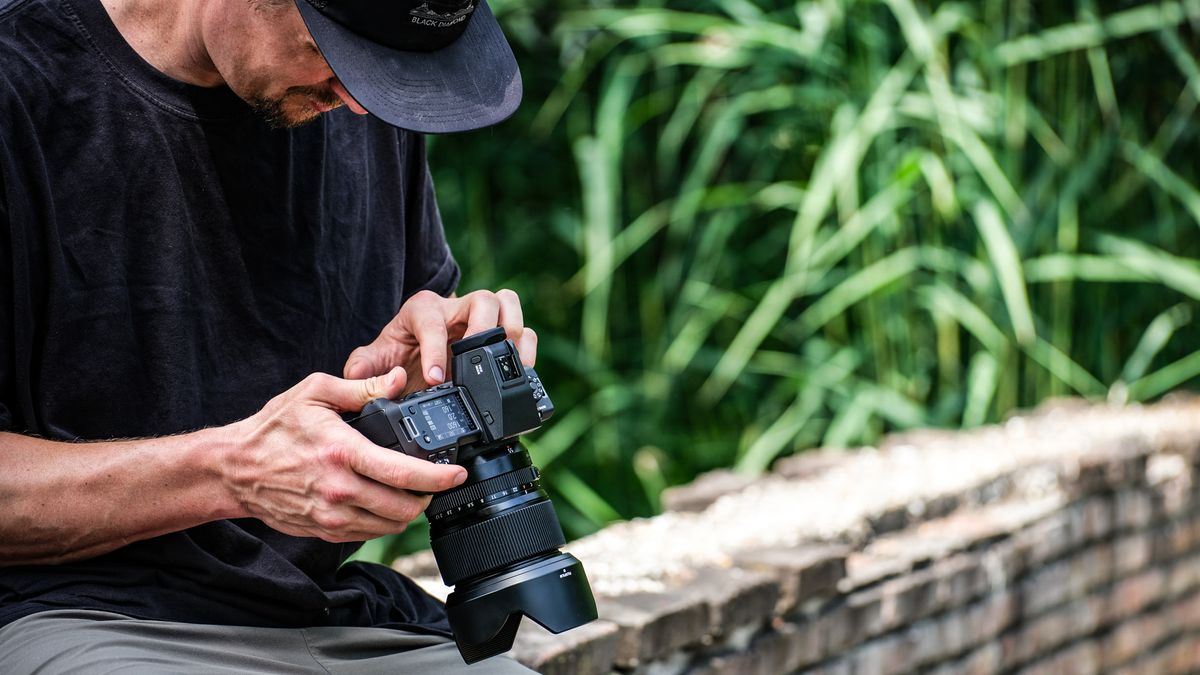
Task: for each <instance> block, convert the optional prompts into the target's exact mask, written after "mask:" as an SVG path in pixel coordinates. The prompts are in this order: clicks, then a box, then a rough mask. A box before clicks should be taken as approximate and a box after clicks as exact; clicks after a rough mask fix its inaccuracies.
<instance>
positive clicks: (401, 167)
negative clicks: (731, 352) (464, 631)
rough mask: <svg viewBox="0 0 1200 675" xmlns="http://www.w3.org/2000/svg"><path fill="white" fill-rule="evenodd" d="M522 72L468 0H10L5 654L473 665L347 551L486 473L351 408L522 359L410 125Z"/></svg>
mask: <svg viewBox="0 0 1200 675" xmlns="http://www.w3.org/2000/svg"><path fill="white" fill-rule="evenodd" d="M520 96H521V85H520V77H519V74H518V72H517V69H516V64H515V62H514V61H513V58H512V53H511V51H510V50H509V49H508V46H507V44H506V43H505V42H504V39H503V36H502V35H501V34H500V32H499V28H498V26H497V25H496V23H495V20H494V19H493V17H492V15H491V13H490V11H489V10H488V8H487V5H486V4H484V3H482V2H478V3H477V4H476V3H475V2H474V0H467V2H466V4H450V5H447V4H443V3H441V2H439V1H438V0H430V1H429V2H412V1H411V0H410V1H407V2H406V1H405V0H386V1H385V0H340V1H335V0H296V1H295V2H293V1H292V0H287V1H281V0H206V1H204V2H201V1H199V0H103V4H102V3H101V0H0V504H3V507H4V508H3V510H2V513H0V562H2V563H3V567H0V626H2V627H0V663H2V664H4V665H3V670H4V672H6V673H20V672H29V671H33V670H37V671H38V672H63V671H76V670H78V671H84V672H92V671H96V670H108V669H113V670H121V671H122V672H204V673H212V672H223V671H224V672H279V671H287V672H294V671H298V672H377V671H378V672H382V671H384V670H386V671H387V672H394V671H395V670H396V669H397V668H409V669H412V670H419V671H421V672H426V671H430V672H441V671H444V670H458V669H460V668H461V667H462V665H463V664H462V661H461V659H459V657H458V655H457V652H456V651H455V649H454V647H453V644H452V643H451V642H450V641H449V639H448V635H449V634H448V631H447V625H446V623H445V617H444V614H443V611H442V607H441V606H440V604H439V603H437V602H436V601H435V600H433V599H432V598H430V597H429V596H427V595H425V594H424V593H423V592H421V591H420V590H419V589H417V588H416V587H415V586H414V585H413V584H412V583H411V582H410V581H408V580H407V579H404V578H402V577H400V576H399V575H397V574H395V573H393V572H392V571H391V570H390V569H388V568H385V567H382V566H372V565H361V564H348V565H341V563H342V562H343V561H344V560H345V559H346V557H347V556H349V555H350V554H351V553H352V552H353V550H354V549H355V548H356V547H357V545H358V544H357V542H361V541H363V540H366V539H369V538H372V537H377V536H381V535H385V534H390V533H395V532H399V531H401V530H403V529H404V527H405V525H406V524H407V523H408V522H409V521H411V520H412V519H413V518H415V517H416V516H417V515H418V514H419V513H420V512H421V511H422V510H423V509H424V507H425V506H426V504H427V503H428V501H429V497H428V496H422V495H424V494H425V493H429V492H436V491H439V490H444V489H447V488H449V487H452V486H454V485H457V484H459V483H461V481H462V480H463V479H464V477H465V472H464V471H463V470H462V469H461V468H460V467H455V466H437V465H433V464H430V463H426V462H422V461H419V460H415V459H411V458H408V457H406V456H404V455H402V454H400V453H395V452H392V451H388V450H385V449H383V448H379V447H377V446H374V445H373V444H371V443H369V442H368V441H366V439H364V438H363V437H362V436H361V435H359V434H358V433H357V432H355V431H353V430H352V429H351V428H350V427H349V426H348V425H346V424H345V423H344V422H343V421H342V418H341V416H340V414H339V413H343V412H353V411H356V410H358V409H359V408H361V407H362V406H363V405H364V404H365V403H367V401H369V400H370V399H372V398H375V397H380V396H387V397H395V396H397V395H399V394H401V393H402V392H403V391H405V390H412V389H417V388H422V387H425V386H428V385H431V384H435V383H438V382H440V381H442V380H443V379H445V377H446V369H447V363H448V359H447V351H448V350H447V343H448V341H450V340H453V339H457V338H458V337H461V336H462V335H464V334H470V333H474V332H476V331H478V330H482V329H485V328H489V327H492V326H497V325H500V326H503V327H505V328H506V329H507V331H508V333H509V336H510V337H512V338H513V339H515V340H516V341H517V344H518V347H519V349H520V351H521V353H522V358H523V359H525V360H527V361H528V362H529V363H532V361H533V358H534V352H535V349H536V336H535V335H534V333H533V331H531V330H529V329H525V328H524V327H523V320H522V316H521V307H520V303H519V301H518V299H517V297H516V296H515V295H514V294H513V293H511V292H506V291H502V292H498V293H494V294H493V293H489V292H476V293H470V294H467V295H465V296H463V297H461V298H458V297H454V296H453V295H452V293H453V291H454V289H455V286H456V285H457V282H458V278H459V274H458V267H457V265H456V264H455V261H454V259H453V257H452V256H451V255H450V252H449V250H448V249H447V247H446V244H445V240H444V237H443V233H442V229H441V222H440V218H439V216H438V212H437V207H436V203H435V200H434V194H433V189H432V184H431V182H430V179H429V175H428V171H427V168H426V164H425V149H424V143H423V138H422V136H420V135H419V134H418V133H411V132H412V131H416V132H450V131H460V130H465V129H471V128H477V127H481V126H486V125H488V124H492V123H495V122H497V121H500V120H502V119H504V118H506V117H507V116H508V115H510V114H511V113H512V111H513V110H514V109H515V107H516V105H517V103H518V102H519V100H520ZM334 108H340V109H338V110H334ZM367 111H370V113H372V114H371V115H368V116H360V115H363V114H364V113H366V112H367ZM355 113H358V115H356V114H355ZM405 129H406V130H409V131H404V130H405ZM335 374H341V375H342V377H337V376H336V375H335ZM281 392H282V393H281ZM80 441H89V442H86V443H84V442H80ZM478 665H479V666H481V668H480V669H481V670H483V671H485V672H489V673H497V672H499V673H503V672H526V671H524V669H523V668H521V667H520V666H518V665H517V664H516V663H515V662H512V661H507V660H504V659H492V660H489V661H485V662H483V663H481V664H478Z"/></svg>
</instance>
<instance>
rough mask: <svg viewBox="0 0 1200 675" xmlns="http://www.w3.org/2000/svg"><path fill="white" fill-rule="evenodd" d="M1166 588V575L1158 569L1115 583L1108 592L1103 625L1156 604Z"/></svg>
mask: <svg viewBox="0 0 1200 675" xmlns="http://www.w3.org/2000/svg"><path fill="white" fill-rule="evenodd" d="M1166 587H1167V575H1166V573H1165V572H1163V570H1160V569H1149V570H1146V571H1144V572H1139V573H1138V574H1136V575H1134V576H1131V577H1127V578H1125V579H1121V580H1120V581H1117V582H1116V583H1115V584H1114V585H1113V587H1112V589H1111V590H1110V591H1109V595H1108V599H1109V605H1108V608H1107V611H1106V613H1105V623H1115V622H1116V621H1120V620H1122V619H1125V618H1127V617H1130V616H1133V615H1135V614H1137V613H1138V612H1140V611H1142V609H1144V608H1145V607H1147V606H1149V605H1151V604H1154V603H1156V602H1158V601H1159V600H1161V599H1162V597H1163V593H1164V591H1165V590H1166Z"/></svg>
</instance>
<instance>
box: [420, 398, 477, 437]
mask: <svg viewBox="0 0 1200 675" xmlns="http://www.w3.org/2000/svg"><path fill="white" fill-rule="evenodd" d="M421 417H422V418H423V420H424V422H425V428H426V429H428V430H429V435H431V436H432V437H433V438H434V439H436V440H438V441H445V440H449V439H452V438H458V437H459V436H462V435H463V434H466V433H469V432H472V431H475V424H474V423H473V422H472V421H471V416H470V415H468V414H467V411H466V408H465V407H464V406H463V401H462V398H461V397H459V395H458V392H451V393H449V394H446V395H445V396H439V397H437V398H434V399H430V400H428V401H425V402H423V403H421Z"/></svg>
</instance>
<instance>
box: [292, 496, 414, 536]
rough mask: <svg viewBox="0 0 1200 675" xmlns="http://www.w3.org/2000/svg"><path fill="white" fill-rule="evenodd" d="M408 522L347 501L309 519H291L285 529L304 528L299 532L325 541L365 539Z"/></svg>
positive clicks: (399, 529)
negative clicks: (304, 521) (294, 520)
mask: <svg viewBox="0 0 1200 675" xmlns="http://www.w3.org/2000/svg"><path fill="white" fill-rule="evenodd" d="M410 522H411V521H409V520H391V519H389V518H382V517H380V516H377V515H375V514H373V513H371V512H369V511H367V510H366V509H362V508H359V507H357V506H349V505H347V506H339V507H338V508H336V509H331V510H329V511H325V512H321V513H319V514H314V515H313V519H312V521H311V522H306V523H301V522H295V523H290V525H291V527H290V528H288V529H292V530H298V529H302V530H307V532H306V533H304V534H302V535H301V536H317V537H320V538H321V539H324V540H325V541H333V542H348V541H366V540H368V539H374V538H376V537H382V536H384V535H388V534H397V533H399V532H403V531H404V529H405V528H406V527H408V524H409V523H410ZM289 534H290V533H289Z"/></svg>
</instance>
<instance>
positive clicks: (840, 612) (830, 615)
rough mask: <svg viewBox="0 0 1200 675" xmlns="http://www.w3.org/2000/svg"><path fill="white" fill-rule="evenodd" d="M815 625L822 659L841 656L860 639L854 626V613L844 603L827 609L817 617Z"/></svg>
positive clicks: (856, 627)
mask: <svg viewBox="0 0 1200 675" xmlns="http://www.w3.org/2000/svg"><path fill="white" fill-rule="evenodd" d="M816 624H817V634H818V635H819V637H820V642H821V657H822V658H829V657H832V656H837V655H839V654H841V653H842V652H843V651H845V649H846V648H847V647H849V646H850V645H852V644H857V643H858V642H859V640H860V637H861V636H860V635H859V634H858V626H856V625H855V624H854V612H853V611H852V610H851V609H850V608H849V607H847V606H846V605H845V603H841V604H838V605H835V606H834V607H831V608H829V609H828V611H826V612H824V613H823V614H821V616H819V617H817V619H816Z"/></svg>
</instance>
